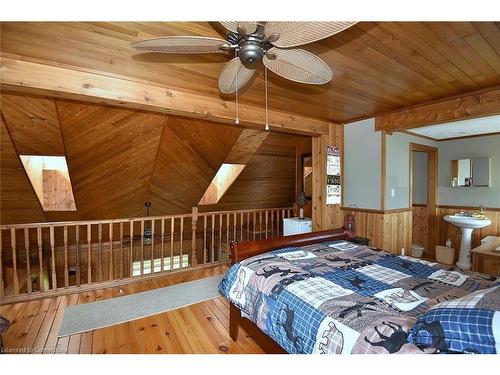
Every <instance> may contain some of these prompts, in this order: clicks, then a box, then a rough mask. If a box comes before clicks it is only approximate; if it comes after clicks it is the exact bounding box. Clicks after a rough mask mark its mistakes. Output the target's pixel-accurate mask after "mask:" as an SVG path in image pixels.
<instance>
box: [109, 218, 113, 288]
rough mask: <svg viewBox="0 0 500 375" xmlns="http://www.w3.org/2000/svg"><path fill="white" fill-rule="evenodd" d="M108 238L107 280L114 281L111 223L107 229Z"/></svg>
mask: <svg viewBox="0 0 500 375" xmlns="http://www.w3.org/2000/svg"><path fill="white" fill-rule="evenodd" d="M108 231H109V232H108V237H109V265H108V268H109V280H113V279H114V270H113V261H114V259H113V258H114V257H113V223H111V222H110V223H109V227H108Z"/></svg>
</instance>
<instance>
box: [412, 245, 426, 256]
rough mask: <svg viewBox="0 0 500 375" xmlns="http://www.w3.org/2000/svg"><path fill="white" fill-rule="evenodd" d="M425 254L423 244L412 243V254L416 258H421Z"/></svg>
mask: <svg viewBox="0 0 500 375" xmlns="http://www.w3.org/2000/svg"><path fill="white" fill-rule="evenodd" d="M423 254H424V247H423V246H420V245H417V244H415V243H414V244H412V245H411V256H414V257H416V258H421V257H422V255H423Z"/></svg>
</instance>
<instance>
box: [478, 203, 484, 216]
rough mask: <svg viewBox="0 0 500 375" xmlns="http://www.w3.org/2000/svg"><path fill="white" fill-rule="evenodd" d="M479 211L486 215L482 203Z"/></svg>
mask: <svg viewBox="0 0 500 375" xmlns="http://www.w3.org/2000/svg"><path fill="white" fill-rule="evenodd" d="M479 212H480V213H481V215H484V207H483V206H482V205H481V206H479Z"/></svg>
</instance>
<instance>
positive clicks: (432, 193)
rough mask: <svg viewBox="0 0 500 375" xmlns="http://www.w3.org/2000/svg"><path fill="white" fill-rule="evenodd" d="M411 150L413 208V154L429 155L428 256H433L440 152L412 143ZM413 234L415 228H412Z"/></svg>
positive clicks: (410, 180)
mask: <svg viewBox="0 0 500 375" xmlns="http://www.w3.org/2000/svg"><path fill="white" fill-rule="evenodd" d="M408 148H409V151H408V152H409V155H408V156H409V158H408V159H409V173H408V194H409V197H408V199H409V204H410V207H413V152H414V151H418V152H425V153H427V205H424V206H425V207H427V227H428V232H427V255H431V254H432V253H433V251H434V247H435V245H436V244H437V242H438V237H439V236H438V225H437V214H436V204H437V201H438V160H439V154H438V153H439V150H438V149H437V148H436V147H431V146H427V145H422V144H419V143H410V144H409V145H408ZM411 230H412V234H413V227H412V229H411Z"/></svg>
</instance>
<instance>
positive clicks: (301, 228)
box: [283, 217, 312, 236]
mask: <svg viewBox="0 0 500 375" xmlns="http://www.w3.org/2000/svg"><path fill="white" fill-rule="evenodd" d="M309 232H312V220H311V219H309V218H306V217H305V218H303V219H299V218H298V217H290V218H287V219H283V235H284V236H290V235H292V234H300V233H309Z"/></svg>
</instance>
